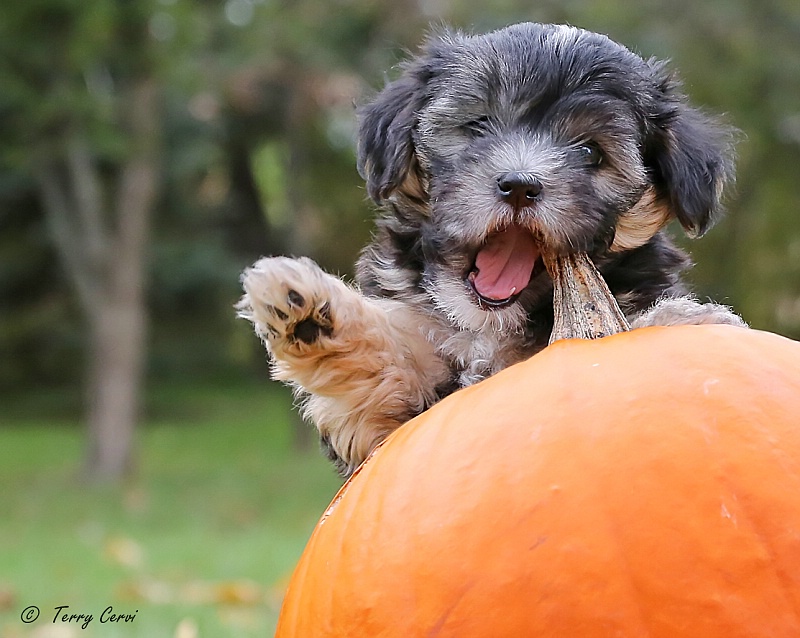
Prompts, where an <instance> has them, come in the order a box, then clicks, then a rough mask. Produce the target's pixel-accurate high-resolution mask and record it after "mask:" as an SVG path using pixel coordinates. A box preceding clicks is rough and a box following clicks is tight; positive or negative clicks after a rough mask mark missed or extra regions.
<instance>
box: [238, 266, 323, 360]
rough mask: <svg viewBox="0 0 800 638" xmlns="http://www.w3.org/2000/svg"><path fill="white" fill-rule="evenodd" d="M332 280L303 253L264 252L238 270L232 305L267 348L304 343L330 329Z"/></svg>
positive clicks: (321, 335)
mask: <svg viewBox="0 0 800 638" xmlns="http://www.w3.org/2000/svg"><path fill="white" fill-rule="evenodd" d="M335 281H336V280H335V279H334V278H333V277H331V275H328V274H327V273H325V272H324V271H323V270H322V269H321V268H320V267H319V266H317V265H316V264H315V263H314V262H313V261H311V260H310V259H307V258H305V257H303V258H299V259H292V258H289V257H267V258H264V259H261V260H259V261H258V262H256V263H255V264H254V265H253V266H252V267H251V268H248V269H247V270H245V271H244V274H243V275H242V285H243V287H244V290H245V295H244V297H242V299H241V301H240V302H239V304H238V305H237V309H238V310H239V314H240V316H242V317H244V318H245V319H249V320H250V321H252V322H253V326H254V327H255V330H256V332H257V333H258V334H259V336H261V338H262V339H264V341H265V342H266V343H267V345H268V346H270V348H271V349H275V348H284V349H285V348H291V347H292V346H297V345H298V344H305V345H310V344H313V343H315V342H317V341H319V340H320V337H323V336H325V337H330V336H331V335H332V334H333V319H332V313H331V298H332V296H333V295H334V294H335V289H334V288H335V285H334V282H335Z"/></svg>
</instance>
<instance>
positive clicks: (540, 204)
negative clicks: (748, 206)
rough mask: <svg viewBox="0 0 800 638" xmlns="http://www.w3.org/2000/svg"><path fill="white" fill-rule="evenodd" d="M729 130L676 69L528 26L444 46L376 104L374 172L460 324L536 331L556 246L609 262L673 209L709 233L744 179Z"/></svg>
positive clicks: (376, 185)
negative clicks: (722, 202) (723, 198)
mask: <svg viewBox="0 0 800 638" xmlns="http://www.w3.org/2000/svg"><path fill="white" fill-rule="evenodd" d="M727 138H728V136H727V135H726V133H725V131H724V130H722V129H721V128H719V127H717V126H715V125H714V123H713V122H712V121H710V120H709V119H708V118H706V117H705V116H703V115H702V114H700V113H699V112H698V111H696V110H694V109H692V108H691V107H689V106H687V104H686V102H685V99H684V97H683V95H681V94H680V93H679V92H678V89H677V86H676V83H675V81H674V80H673V78H672V77H671V76H670V75H669V74H667V73H666V72H665V70H664V68H663V65H662V64H660V63H657V62H654V61H645V60H643V59H641V58H640V57H638V56H637V55H635V54H633V53H631V52H630V51H629V50H628V49H626V48H624V47H622V46H620V45H618V44H616V43H614V42H612V41H611V40H609V39H608V38H606V37H605V36H602V35H598V34H594V33H590V32H587V31H582V30H579V29H575V28H572V27H565V26H556V25H539V24H530V23H527V24H520V25H515V26H512V27H508V28H506V29H502V30H500V31H496V32H493V33H489V34H487V35H480V36H464V35H461V34H454V33H445V34H442V35H439V36H437V37H435V38H433V39H431V40H430V41H429V42H428V43H427V45H426V47H425V48H424V50H423V52H422V54H421V55H420V56H419V57H417V58H415V59H413V60H411V61H410V62H409V63H407V64H406V66H405V67H404V71H403V73H402V75H401V77H400V78H399V79H397V80H396V81H394V82H392V83H390V84H389V85H388V86H387V87H386V88H385V89H384V90H383V91H382V92H381V93H380V94H379V95H378V96H377V98H376V100H375V101H374V102H373V103H372V104H370V105H368V106H367V107H365V108H364V109H362V111H361V120H360V139H359V167H360V171H361V173H362V175H363V176H364V178H365V179H366V181H367V187H368V191H369V193H370V196H371V197H372V198H373V199H374V200H375V201H376V202H377V203H379V204H382V205H385V207H386V208H387V210H389V211H390V213H389V216H390V217H391V218H392V219H391V220H390V221H388V222H387V223H388V224H389V225H390V226H392V227H393V232H394V234H395V235H404V236H406V237H409V236H414V237H416V241H415V246H417V250H418V252H419V255H418V259H417V260H416V262H417V263H419V264H421V266H420V269H421V271H422V272H421V273H420V277H419V284H418V285H419V286H420V287H421V288H422V289H424V291H425V292H426V293H427V294H428V295H429V297H430V298H431V300H432V301H433V303H434V304H436V305H437V307H439V309H440V310H441V311H443V312H444V313H446V314H447V316H448V317H449V318H450V319H451V321H452V322H453V323H455V324H456V325H458V327H459V328H461V329H467V330H478V329H480V328H482V327H484V326H486V325H490V326H491V327H492V328H493V329H501V330H521V329H522V327H523V326H524V322H525V318H526V316H527V315H528V312H529V311H530V309H531V308H533V307H535V306H537V305H538V304H540V303H542V300H543V299H544V298H545V296H546V295H548V294H549V288H550V284H549V278H548V277H547V275H546V273H544V269H543V267H542V262H541V254H542V252H543V251H549V252H556V253H564V252H572V251H588V252H589V253H590V254H593V255H595V256H596V257H600V258H601V259H602V258H603V257H604V256H608V255H612V256H613V254H614V253H619V252H624V251H629V250H633V249H636V248H637V247H639V246H642V245H644V244H645V243H647V242H648V241H650V240H651V238H652V237H653V236H654V235H655V234H656V233H657V232H658V231H659V230H660V229H661V228H662V227H663V226H664V225H665V224H666V223H667V222H668V221H669V220H670V219H671V218H673V217H676V218H677V219H678V220H679V221H680V223H681V224H682V225H683V227H684V228H685V229H686V230H687V232H689V233H691V234H694V235H700V234H702V233H703V232H704V231H705V230H706V229H707V228H708V226H709V225H710V224H711V223H712V221H713V219H714V217H715V215H716V213H717V212H718V210H719V198H720V195H721V190H722V185H723V183H724V182H725V180H726V178H727V176H728V175H729V172H730V164H729V161H728V159H727V153H728V142H727Z"/></svg>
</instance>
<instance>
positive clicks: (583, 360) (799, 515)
mask: <svg viewBox="0 0 800 638" xmlns="http://www.w3.org/2000/svg"><path fill="white" fill-rule="evenodd" d="M277 636H278V637H279V638H290V637H297V638H313V637H317V636H320V637H333V636H340V637H342V638H345V637H346V638H352V637H362V636H363V637H376V636H381V637H397V638H408V637H412V636H454V637H458V638H470V637H472V636H475V637H492V638H500V637H507V636H508V637H523V638H524V637H529V636H530V637H534V636H535V637H558V638H594V637H597V638H600V637H602V638H607V637H609V636H622V637H626V638H628V637H631V638H632V637H638V636H642V637H645V636H646V637H648V638H690V637H691V638H738V637H744V636H748V637H756V636H758V637H762V636H773V637H781V638H789V637H793V638H794V637H797V636H800V343H796V342H793V341H790V340H788V339H785V338H782V337H779V336H776V335H772V334H769V333H764V332H758V331H755V330H745V329H741V328H733V327H730V326H688V327H673V328H648V329H644V330H635V331H633V332H629V333H624V334H619V335H614V336H612V337H607V338H604V339H601V340H598V341H578V340H569V341H560V342H557V343H555V344H553V345H552V346H550V347H548V348H547V349H546V350H544V351H543V352H542V353H540V354H538V355H536V356H535V357H533V358H532V359H530V360H529V361H527V362H524V363H521V364H518V365H516V366H514V367H512V368H509V369H508V370H505V371H504V372H501V373H500V374H498V375H496V376H495V377H493V378H491V379H489V380H487V381H485V382H483V383H481V384H478V385H477V386H474V387H472V388H469V389H466V390H463V391H460V392H458V393H456V394H455V395H452V396H451V397H449V398H447V399H445V400H444V401H442V402H441V403H439V404H438V405H436V406H434V408H432V409H431V410H429V411H428V412H426V413H425V414H423V415H421V416H420V417H418V418H417V419H415V420H413V421H412V422H410V423H408V424H407V425H405V426H404V427H402V428H401V429H400V430H398V431H397V432H395V433H394V434H393V435H392V436H391V437H390V438H389V439H388V440H387V442H386V443H385V444H384V445H383V446H382V447H380V448H379V449H378V450H377V451H376V452H375V453H374V454H373V456H372V457H371V458H370V459H369V460H368V461H367V462H366V463H365V464H364V465H363V466H362V468H361V469H360V471H359V472H358V473H357V474H356V475H355V476H354V477H352V479H351V480H350V481H349V482H348V483H347V484H345V485H344V487H343V488H342V489H341V491H340V492H339V494H338V495H337V496H336V498H335V499H334V501H333V503H332V504H331V506H330V507H329V509H328V511H327V512H326V513H325V514H324V516H323V517H322V519H321V520H320V522H319V524H318V526H317V528H316V530H315V531H314V533H313V535H312V537H311V539H310V541H309V543H308V546H307V547H306V550H305V553H304V554H303V556H302V558H301V560H300V563H299V565H298V567H297V569H296V571H295V573H294V576H293V577H292V580H291V582H290V585H289V588H288V591H287V594H286V598H285V601H284V605H283V609H282V612H281V617H280V621H279V626H278V632H277Z"/></svg>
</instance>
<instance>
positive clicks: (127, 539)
mask: <svg viewBox="0 0 800 638" xmlns="http://www.w3.org/2000/svg"><path fill="white" fill-rule="evenodd" d="M58 403H59V402H58V400H56V399H52V398H48V397H41V400H37V399H36V398H35V397H33V398H31V397H20V398H18V399H15V400H14V401H13V402H12V403H7V404H5V405H4V406H3V408H4V409H3V413H4V414H12V415H13V416H12V417H11V418H10V419H9V418H4V419H3V422H2V425H0V637H2V638H15V637H17V636H32V637H33V636H36V637H37V638H38V637H48V636H53V637H54V638H68V637H70V636H82V637H83V636H86V637H90V638H91V637H93V636H97V637H102V638H112V637H115V636H119V637H125V638H132V637H147V638H160V637H162V636H163V637H166V638H171V637H173V636H181V634H180V632H178V633H176V630H177V628H178V626H179V624H181V623H182V626H183V629H184V633H183V634H182V636H186V637H191V636H198V637H200V638H206V637H212V638H217V637H220V638H225V637H228V636H230V637H240V636H241V637H243V638H248V637H250V636H268V635H271V634H272V632H273V631H274V627H275V623H276V620H277V614H278V610H279V606H280V599H281V595H282V592H283V589H284V587H285V584H286V581H287V579H288V577H289V575H290V574H291V571H292V569H293V566H294V564H295V563H296V561H297V559H298V557H299V556H300V553H301V552H302V549H303V547H304V545H305V543H306V541H307V539H308V536H309V534H310V533H311V530H312V529H313V527H314V525H315V523H316V521H317V519H318V518H319V516H320V515H321V513H322V512H323V511H324V509H325V506H326V505H327V503H328V502H329V501H330V499H331V497H332V496H333V495H334V493H335V491H336V489H337V487H338V485H339V480H338V479H337V478H336V476H335V474H334V472H333V470H332V469H331V467H330V466H329V464H328V463H327V462H326V461H325V460H324V459H323V458H322V456H321V454H320V453H319V452H318V451H317V450H316V446H312V448H313V449H311V450H308V451H298V450H296V449H294V448H293V445H292V427H294V426H293V425H292V421H291V418H290V416H289V415H290V403H291V401H290V398H289V397H288V396H287V394H286V393H285V392H284V391H282V390H281V389H280V388H278V387H277V386H275V385H272V384H269V385H265V386H259V387H255V386H253V387H242V386H238V387H231V388H208V387H206V388H190V387H166V388H157V389H154V390H153V391H152V392H151V393H150V395H149V400H148V410H147V411H148V414H149V417H148V418H147V419H146V420H145V423H144V424H143V426H142V428H141V429H140V432H139V437H138V461H139V462H138V470H137V473H136V476H135V477H134V478H132V479H130V480H129V481H127V482H126V483H125V484H124V485H122V486H118V487H114V488H109V487H105V488H101V487H92V486H89V485H86V484H83V483H82V482H81V481H80V480H79V478H78V477H79V476H80V468H81V463H82V455H83V444H84V440H83V431H82V429H81V428H80V427H78V424H77V423H76V422H75V418H74V417H69V418H58V417H57V416H56V415H55V412H57V411H56V410H53V409H51V408H52V406H57V405H58ZM36 405H41V406H43V407H44V409H43V410H42V411H41V413H43V414H46V415H47V416H46V417H44V418H42V417H41V416H39V417H36V416H32V415H34V414H35V413H36V411H35V410H32V409H31V406H36ZM5 408H8V409H7V410H6V409H5ZM28 605H37V606H38V607H39V608H40V609H41V616H40V618H39V620H38V621H36V622H35V623H32V624H30V625H25V624H23V623H22V622H21V620H20V612H21V611H22V610H23V609H24V608H25V607H27V606H28ZM60 605H69V606H70V609H69V612H74V613H92V614H93V615H94V620H93V621H92V622H91V623H90V624H89V625H88V627H87V629H86V630H82V629H81V628H80V626H79V625H76V624H75V623H72V624H63V623H61V622H57V623H55V624H54V623H53V617H54V615H55V608H56V607H58V606H60ZM109 605H112V606H113V607H114V610H115V611H117V612H119V613H134V612H135V613H136V617H135V620H134V621H133V622H132V623H129V624H121V625H113V624H108V623H107V624H100V619H99V616H100V614H101V612H102V611H103V610H104V609H105V608H106V607H107V606H109ZM191 627H195V628H196V629H197V631H196V632H192V631H190V630H189V628H191ZM48 632H51V633H48Z"/></svg>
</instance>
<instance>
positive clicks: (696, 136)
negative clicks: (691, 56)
mask: <svg viewBox="0 0 800 638" xmlns="http://www.w3.org/2000/svg"><path fill="white" fill-rule="evenodd" d="M650 64H651V67H652V68H653V71H654V73H655V74H656V75H657V81H658V83H659V91H658V96H657V98H656V102H657V104H656V106H655V109H654V112H655V116H654V117H653V118H652V119H651V124H652V129H651V133H650V135H649V136H648V142H647V144H646V146H645V163H646V164H647V165H648V166H649V168H650V170H651V172H652V176H653V181H654V184H655V187H656V191H657V193H658V196H659V198H661V199H663V200H665V201H666V202H667V204H668V206H669V208H670V209H671V211H672V214H673V215H675V217H677V218H678V221H679V222H680V223H681V225H682V226H683V228H684V230H686V232H687V234H689V235H690V236H693V237H699V236H700V235H702V234H703V233H705V232H706V231H707V230H708V229H709V228H710V227H711V225H712V224H713V223H714V222H715V221H716V219H717V218H718V217H719V215H720V214H721V212H722V205H721V201H720V200H721V197H722V191H723V188H724V187H725V185H726V184H727V183H728V182H729V181H732V180H733V175H734V170H733V130H732V129H729V128H726V127H724V126H722V125H721V124H719V123H718V122H716V121H715V120H713V119H712V118H710V117H708V116H706V115H704V114H703V113H701V112H700V111H698V110H697V109H694V108H692V107H690V106H688V105H687V104H686V98H685V97H684V96H683V95H682V94H681V92H680V90H679V85H678V82H677V80H676V79H675V77H674V76H672V75H671V74H669V73H667V72H666V71H665V70H664V65H663V64H662V63H658V62H653V61H651V62H650Z"/></svg>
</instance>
